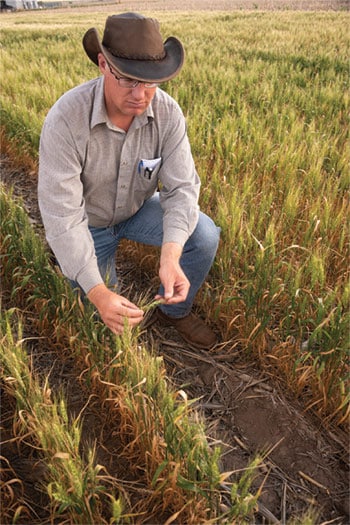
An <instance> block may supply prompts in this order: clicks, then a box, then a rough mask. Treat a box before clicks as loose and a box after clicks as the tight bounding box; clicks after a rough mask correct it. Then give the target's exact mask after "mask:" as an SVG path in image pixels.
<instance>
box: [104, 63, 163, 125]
mask: <svg viewBox="0 0 350 525" xmlns="http://www.w3.org/2000/svg"><path fill="white" fill-rule="evenodd" d="M99 65H100V70H101V71H102V73H103V75H104V77H105V98H106V106H107V111H108V112H110V111H112V112H113V113H114V114H116V115H120V116H121V117H136V116H138V115H141V114H142V113H143V112H144V111H145V110H146V109H147V107H148V106H149V105H150V103H151V102H152V99H153V97H154V95H155V92H156V89H157V86H154V87H147V84H146V85H145V84H144V83H143V82H140V83H139V84H137V86H135V87H124V84H125V83H126V84H127V82H125V81H123V80H122V81H119V80H118V77H119V75H118V73H117V72H116V71H114V70H113V69H112V68H111V67H110V66H109V65H108V64H107V63H106V61H105V60H104V58H102V59H100V64H99ZM119 78H120V77H119ZM129 83H130V82H129Z"/></svg>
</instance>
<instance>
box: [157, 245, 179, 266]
mask: <svg viewBox="0 0 350 525" xmlns="http://www.w3.org/2000/svg"><path fill="white" fill-rule="evenodd" d="M181 254H182V246H181V244H178V243H177V242H166V243H164V244H163V245H162V249H161V253H160V263H161V264H162V263H164V262H166V261H169V260H171V261H172V262H174V261H179V260H180V257H181Z"/></svg>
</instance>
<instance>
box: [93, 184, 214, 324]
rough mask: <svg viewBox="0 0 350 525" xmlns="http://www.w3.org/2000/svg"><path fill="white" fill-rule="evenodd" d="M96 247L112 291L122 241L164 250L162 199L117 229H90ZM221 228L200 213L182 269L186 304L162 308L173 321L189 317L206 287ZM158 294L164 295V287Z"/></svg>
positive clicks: (148, 203)
mask: <svg viewBox="0 0 350 525" xmlns="http://www.w3.org/2000/svg"><path fill="white" fill-rule="evenodd" d="M89 229H90V232H91V235H92V238H93V240H94V244H95V252H96V256H97V261H98V265H99V269H100V272H101V275H102V278H103V279H104V280H105V281H107V284H108V286H109V287H116V286H117V275H116V268H115V253H116V250H117V248H118V244H119V242H120V240H121V239H129V240H131V241H136V242H139V243H143V244H148V245H151V246H161V245H162V240H163V211H162V208H161V206H160V204H159V195H158V194H155V195H154V196H153V197H151V198H150V199H148V200H147V201H146V202H145V203H144V205H143V206H142V208H141V209H140V210H139V211H138V212H137V213H136V214H135V215H133V216H132V217H130V218H129V219H127V220H126V221H123V222H121V223H119V224H116V225H115V226H111V227H107V228H94V227H89ZM219 237H220V228H218V227H217V226H215V224H214V222H213V221H212V220H211V219H210V218H209V217H208V216H207V215H205V214H204V213H202V212H200V214H199V220H198V224H197V226H196V228H195V230H194V232H193V233H192V235H191V236H190V238H189V239H188V241H187V242H186V244H185V246H184V248H183V253H182V255H181V259H180V265H181V268H182V269H183V271H184V273H185V275H186V277H187V279H188V280H189V282H190V290H189V293H188V296H187V298H186V301H184V302H182V303H178V304H174V305H164V306H161V309H162V310H163V312H164V313H165V314H167V315H169V316H171V317H184V316H185V315H187V314H189V313H190V311H191V308H192V304H193V301H194V298H195V295H196V293H197V292H198V290H199V288H200V287H201V285H202V284H203V282H204V280H205V278H206V276H207V274H208V272H209V270H210V268H211V266H212V264H213V261H214V258H215V254H216V251H217V248H218V244H219ZM158 293H159V294H160V295H163V294H164V289H163V286H162V285H161V286H160V288H159V291H158Z"/></svg>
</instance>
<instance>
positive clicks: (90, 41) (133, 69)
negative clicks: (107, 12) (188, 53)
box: [83, 27, 185, 82]
mask: <svg viewBox="0 0 350 525" xmlns="http://www.w3.org/2000/svg"><path fill="white" fill-rule="evenodd" d="M83 47H84V49H85V52H86V54H87V55H88V57H89V58H90V60H92V62H94V64H96V65H98V54H99V53H102V54H103V55H104V56H105V58H106V60H107V62H108V63H109V64H110V65H111V66H112V67H113V68H114V69H116V70H117V72H118V73H120V74H121V75H123V76H126V77H128V78H134V79H135V80H141V81H144V82H165V81H167V80H170V79H172V78H174V77H175V76H176V75H177V74H178V73H179V72H180V70H181V68H182V65H183V63H184V58H185V52H184V49H183V46H182V44H181V42H180V40H178V39H177V38H175V37H173V36H171V37H169V38H167V40H166V41H165V42H164V50H165V57H164V58H162V59H160V60H134V59H133V60H129V59H126V58H119V57H116V56H115V55H112V53H110V51H108V49H107V48H106V47H104V46H103V45H102V44H101V42H100V39H99V36H98V32H97V29H96V28H95V27H92V28H91V29H89V30H88V31H87V32H86V33H85V35H84V37H83Z"/></svg>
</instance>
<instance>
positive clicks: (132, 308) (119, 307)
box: [87, 284, 143, 335]
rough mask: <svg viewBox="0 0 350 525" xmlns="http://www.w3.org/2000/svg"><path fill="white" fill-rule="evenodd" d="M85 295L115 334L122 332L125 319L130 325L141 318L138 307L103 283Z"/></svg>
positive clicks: (141, 314) (137, 322) (133, 324)
mask: <svg viewBox="0 0 350 525" xmlns="http://www.w3.org/2000/svg"><path fill="white" fill-rule="evenodd" d="M87 297H88V299H89V300H90V301H91V302H92V304H94V305H95V306H96V308H97V310H98V312H99V314H100V316H101V319H102V321H103V322H104V323H105V325H106V326H108V328H109V329H110V330H111V331H112V332H113V333H115V334H116V335H120V334H122V333H123V330H124V325H125V322H126V321H127V323H128V325H129V326H131V327H132V326H136V325H138V324H139V323H140V322H141V321H142V319H143V311H142V310H140V308H138V307H137V306H136V305H135V304H133V303H131V302H130V301H128V299H126V298H125V297H123V296H122V295H118V294H116V293H114V292H112V291H111V290H109V289H108V288H107V286H106V285H105V284H98V285H97V286H94V287H93V288H91V290H90V291H89V292H88V294H87Z"/></svg>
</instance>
